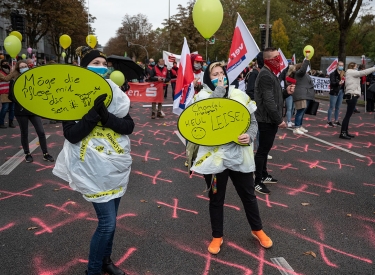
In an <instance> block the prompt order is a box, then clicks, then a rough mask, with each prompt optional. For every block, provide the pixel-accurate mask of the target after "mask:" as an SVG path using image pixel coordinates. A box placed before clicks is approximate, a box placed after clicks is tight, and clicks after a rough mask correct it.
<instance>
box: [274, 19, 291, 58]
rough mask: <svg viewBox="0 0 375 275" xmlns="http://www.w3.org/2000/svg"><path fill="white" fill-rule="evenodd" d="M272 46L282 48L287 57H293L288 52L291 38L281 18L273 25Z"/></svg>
mask: <svg viewBox="0 0 375 275" xmlns="http://www.w3.org/2000/svg"><path fill="white" fill-rule="evenodd" d="M272 46H273V47H275V48H280V49H281V50H282V51H283V53H284V55H285V56H288V57H290V56H291V54H290V52H289V51H288V46H289V37H288V35H287V34H286V29H285V26H284V24H283V20H282V19H281V18H279V19H277V20H276V21H275V22H273V25H272Z"/></svg>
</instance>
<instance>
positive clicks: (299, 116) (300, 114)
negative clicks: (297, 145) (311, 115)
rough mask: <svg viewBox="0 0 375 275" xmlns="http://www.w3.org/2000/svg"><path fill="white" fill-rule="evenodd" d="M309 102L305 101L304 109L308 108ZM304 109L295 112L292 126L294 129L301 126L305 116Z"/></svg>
mask: <svg viewBox="0 0 375 275" xmlns="http://www.w3.org/2000/svg"><path fill="white" fill-rule="evenodd" d="M310 101H311V100H308V99H306V108H307V107H309V104H310ZM306 108H302V109H299V110H297V113H296V116H295V118H294V124H295V125H294V126H295V127H296V128H298V127H301V126H302V121H303V116H304V115H305V112H306Z"/></svg>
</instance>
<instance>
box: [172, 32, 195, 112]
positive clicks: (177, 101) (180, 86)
mask: <svg viewBox="0 0 375 275" xmlns="http://www.w3.org/2000/svg"><path fill="white" fill-rule="evenodd" d="M193 81H194V73H193V67H192V65H191V59H190V49H189V46H188V44H187V41H186V38H185V37H184V45H183V46H182V52H181V59H180V67H179V68H178V75H177V80H176V88H175V92H174V97H173V113H174V114H176V115H180V114H181V113H182V111H183V110H185V108H186V105H187V104H189V103H190V101H191V100H192V99H193V96H194V86H193Z"/></svg>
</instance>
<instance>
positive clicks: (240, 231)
mask: <svg viewBox="0 0 375 275" xmlns="http://www.w3.org/2000/svg"><path fill="white" fill-rule="evenodd" d="M168 102H169V103H170V102H171V100H168ZM132 105H133V108H132V109H131V115H132V117H133V118H134V120H135V123H136V128H135V131H134V133H133V134H132V135H131V136H130V138H131V140H132V153H131V154H132V156H133V165H132V173H131V176H130V182H129V186H128V190H127V192H126V194H125V196H124V197H123V198H122V200H121V204H120V209H119V217H118V225H117V231H116V235H115V244H114V250H113V255H112V258H113V260H114V262H115V263H117V264H118V265H119V266H120V267H121V268H123V269H124V270H125V271H126V272H127V273H129V274H133V275H136V274H147V275H172V274H173V275H175V274H181V275H190V274H192V275H208V274H210V275H211V274H220V275H222V274H230V275H235V274H246V275H250V274H257V275H276V274H310V275H311V274H313V275H320V274H366V275H370V274H375V265H374V262H375V207H374V199H375V197H374V196H375V177H374V176H375V170H374V168H375V120H374V114H371V113H367V114H364V108H363V107H360V111H361V113H360V114H354V115H353V117H352V120H351V123H350V131H351V133H352V134H355V135H356V137H355V138H354V139H352V140H350V141H344V140H341V139H339V138H338V135H339V129H338V128H328V127H327V125H326V114H325V113H322V112H320V113H318V115H317V116H316V117H312V116H306V119H308V120H306V121H305V123H304V126H306V128H307V129H308V130H309V132H308V136H307V135H305V136H299V137H297V136H294V135H293V133H292V131H290V130H287V129H284V130H279V132H278V134H277V138H276V141H275V143H274V148H273V149H272V151H271V153H270V154H271V155H272V156H273V159H272V160H270V161H269V172H270V173H271V174H272V175H273V176H274V177H275V178H277V179H279V182H278V183H277V184H273V185H269V189H270V190H271V194H270V195H267V196H266V195H260V194H259V196H258V198H259V200H258V203H259V207H260V211H261V217H262V220H263V225H264V230H265V231H266V232H267V234H268V235H269V236H270V237H271V238H272V239H273V241H274V246H273V247H272V248H271V249H268V250H265V249H263V248H261V247H260V245H259V243H258V242H257V241H256V240H255V239H253V238H252V237H251V234H250V228H249V225H248V224H247V222H246V219H245V213H244V211H243V207H242V205H241V202H240V199H239V197H238V196H237V194H236V192H235V190H234V188H233V185H231V184H229V185H228V186H229V187H228V190H227V196H226V207H225V225H224V231H225V232H224V233H225V236H224V244H223V246H222V250H221V252H220V253H219V254H218V255H216V256H212V255H210V254H209V253H208V251H207V246H208V243H209V241H210V240H211V230H210V222H209V215H208V201H207V194H206V193H204V192H203V190H204V189H205V184H204V181H203V179H202V177H201V176H199V175H194V176H192V177H191V178H189V176H188V174H187V170H186V168H185V167H184V161H185V158H184V145H183V143H182V142H181V140H180V139H179V138H178V136H177V135H176V134H175V131H176V121H177V117H176V116H175V115H174V114H172V112H171V108H167V107H166V108H165V113H166V117H165V118H164V119H155V120H151V118H150V115H151V111H150V108H143V107H142V104H139V103H133V104H132ZM320 107H321V109H322V110H327V102H324V101H323V102H321V106H320ZM345 107H346V106H345V105H343V106H342V112H344V111H345ZM340 116H341V117H342V116H343V114H341V115H340ZM44 121H45V123H46V124H45V125H44V126H45V130H46V133H47V134H48V135H49V137H48V139H47V141H48V146H49V152H50V154H51V155H52V156H54V157H55V158H56V157H57V155H58V154H59V152H60V150H61V148H62V144H63V142H64V137H63V136H62V127H61V124H49V123H48V121H47V120H44ZM30 132H31V134H30V141H32V140H33V139H34V138H35V137H36V135H35V131H34V130H33V128H32V127H31V126H30ZM337 146H338V147H339V148H338V147H337ZM20 148H21V147H20V132H19V128H18V127H17V128H15V129H9V128H8V129H0V165H2V164H3V163H5V162H6V161H7V160H9V159H11V158H14V155H15V154H16V153H17V152H19V151H20ZM340 148H341V149H340ZM342 149H343V150H342ZM344 150H346V151H344ZM33 157H34V162H33V163H25V162H23V161H22V162H21V163H20V164H19V165H18V166H16V167H15V169H14V170H13V171H12V172H10V174H9V175H0V217H1V218H0V263H1V265H0V274H2V275H11V274H12V275H13V274H17V275H32V274H35V275H65V274H69V275H72V274H73V275H75V274H84V270H85V269H86V264H87V256H88V249H89V242H90V238H91V236H92V234H93V232H94V230H95V228H96V216H95V212H94V209H93V207H92V205H91V204H90V203H88V202H86V201H85V200H84V199H83V198H82V196H81V195H80V194H79V193H77V192H74V191H72V190H70V188H69V186H68V184H67V183H66V182H64V181H62V180H61V179H59V178H57V177H55V176H54V175H53V174H52V172H51V171H52V168H53V163H47V162H45V161H43V160H42V153H41V150H40V148H39V147H38V148H36V149H35V151H34V153H33ZM18 158H19V157H18ZM21 158H23V155H22V156H21ZM0 170H1V169H0ZM279 257H282V258H283V259H285V261H286V262H287V263H288V264H289V265H290V267H291V268H293V270H294V272H295V273H291V272H286V271H284V273H283V271H280V269H282V268H281V267H279V265H280V264H277V263H275V262H276V261H275V259H274V258H279ZM272 259H273V260H272Z"/></svg>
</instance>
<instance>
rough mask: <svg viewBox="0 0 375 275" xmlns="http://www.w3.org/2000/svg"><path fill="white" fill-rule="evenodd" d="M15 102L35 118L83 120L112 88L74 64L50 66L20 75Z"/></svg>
mask: <svg viewBox="0 0 375 275" xmlns="http://www.w3.org/2000/svg"><path fill="white" fill-rule="evenodd" d="M13 89H14V96H15V98H16V101H17V102H18V103H19V104H20V105H21V106H22V107H23V108H25V109H26V110H28V111H30V112H32V113H34V114H35V115H38V116H41V117H44V118H48V119H52V120H80V119H82V117H83V116H84V115H85V114H87V112H88V111H89V110H90V109H91V108H92V107H93V106H94V101H95V99H96V98H97V97H98V96H99V95H102V94H107V98H106V100H105V102H104V103H105V105H106V106H108V105H109V104H110V103H111V101H112V97H113V95H112V89H111V86H110V85H109V83H108V82H107V81H106V80H105V79H104V78H103V77H101V76H100V75H98V74H96V73H94V72H92V71H90V70H88V69H85V68H81V67H77V66H72V65H57V64H54V65H47V66H42V67H37V68H34V69H31V70H28V71H26V72H25V73H23V74H21V75H20V76H19V77H18V78H17V80H16V82H15V83H14V88H13Z"/></svg>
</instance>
